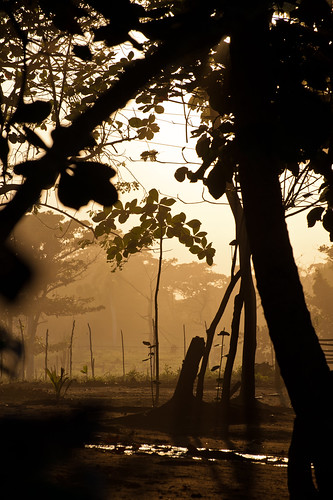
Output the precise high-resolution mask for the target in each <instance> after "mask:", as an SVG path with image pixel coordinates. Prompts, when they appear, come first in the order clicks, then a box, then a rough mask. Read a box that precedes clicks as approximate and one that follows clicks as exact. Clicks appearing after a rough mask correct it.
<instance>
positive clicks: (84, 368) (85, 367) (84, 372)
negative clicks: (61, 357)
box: [80, 365, 88, 378]
mask: <svg viewBox="0 0 333 500" xmlns="http://www.w3.org/2000/svg"><path fill="white" fill-rule="evenodd" d="M80 372H81V373H83V375H85V376H86V378H88V365H83V366H82V370H80Z"/></svg>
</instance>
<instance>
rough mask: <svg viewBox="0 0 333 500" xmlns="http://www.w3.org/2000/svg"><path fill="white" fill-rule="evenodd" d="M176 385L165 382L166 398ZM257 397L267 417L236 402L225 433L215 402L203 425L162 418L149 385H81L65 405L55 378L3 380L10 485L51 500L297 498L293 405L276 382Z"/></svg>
mask: <svg viewBox="0 0 333 500" xmlns="http://www.w3.org/2000/svg"><path fill="white" fill-rule="evenodd" d="M172 393H173V391H172V389H171V388H170V389H168V388H161V404H163V403H164V402H165V401H167V400H169V399H170V397H171V395H172ZM257 395H258V402H259V411H258V418H259V420H260V425H259V424H258V421H257V422H256V425H254V426H253V427H252V428H251V429H249V428H247V426H246V425H245V424H244V418H243V416H242V413H241V412H240V411H239V409H237V408H236V410H235V411H234V414H233V423H232V425H231V426H230V435H229V438H228V440H225V439H222V438H221V436H220V430H219V429H220V428H219V421H218V418H217V416H216V417H214V404H213V403H211V405H208V406H209V424H208V423H207V425H206V423H205V425H204V426H203V427H202V429H201V430H200V432H199V431H197V430H196V431H193V429H191V427H188V428H187V427H186V425H185V427H183V429H182V430H180V429H179V428H178V429H176V428H174V427H172V426H170V425H166V420H168V418H169V417H168V418H167V419H164V418H163V414H161V413H158V412H157V415H155V416H154V418H152V415H154V413H153V414H152V413H151V410H152V408H151V398H150V392H149V388H147V387H122V386H117V385H112V386H111V385H110V386H108V385H103V384H97V383H96V384H94V385H88V384H76V385H74V384H73V385H72V386H71V388H70V389H69V391H68V393H67V395H66V397H65V398H64V399H61V400H60V401H59V402H58V403H57V402H56V400H55V396H54V392H53V390H52V387H51V386H50V385H47V384H44V383H33V384H32V383H25V382H21V383H11V384H0V419H1V420H0V422H1V435H2V453H1V457H2V458H1V461H2V463H1V469H0V470H1V471H2V478H1V480H2V484H5V485H7V487H8V488H9V489H11V488H14V489H16V491H17V493H19V492H20V493H23V492H24V493H27V492H28V491H29V490H30V489H31V490H32V491H33V492H34V497H35V498H41V497H42V496H43V497H44V496H45V497H47V498H48V500H50V499H52V498H57V499H58V498H59V497H60V498H62V499H66V498H71V500H73V499H76V498H78V499H79V498H80V500H84V499H87V500H88V499H90V500H92V499H93V500H99V499H101V500H102V499H103V500H104V499H111V498H112V499H117V500H118V499H132V498H142V499H164V500H166V499H178V498H204V499H216V498H219V499H222V500H231V499H237V500H241V499H253V500H264V499H265V500H267V499H268V498H269V499H270V500H275V499H276V500H283V499H287V498H288V491H287V468H286V464H285V463H283V461H282V459H283V458H284V457H286V456H287V453H288V446H289V441H290V436H291V429H292V421H293V412H292V410H291V409H290V408H287V407H281V406H279V398H278V397H277V396H276V395H274V389H272V388H267V387H263V388H258V389H257ZM214 396H215V394H214V391H207V392H206V394H205V400H206V401H207V402H209V401H213V399H214ZM214 418H215V420H214ZM207 422H208V420H207ZM150 445H154V447H153V448H151V447H150ZM108 447H109V448H108ZM175 447H176V448H175ZM178 447H181V448H178ZM221 450H232V451H233V452H231V451H229V452H226V451H221ZM234 452H237V453H234ZM251 455H255V457H253V456H251ZM266 456H270V457H277V461H276V463H275V464H273V463H272V460H273V459H272V458H271V459H270V460H267V458H266ZM18 478H19V479H20V480H19V481H18ZM21 490H22V491H21ZM17 498H18V496H17Z"/></svg>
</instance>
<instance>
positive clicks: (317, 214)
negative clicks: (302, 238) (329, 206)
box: [306, 207, 325, 227]
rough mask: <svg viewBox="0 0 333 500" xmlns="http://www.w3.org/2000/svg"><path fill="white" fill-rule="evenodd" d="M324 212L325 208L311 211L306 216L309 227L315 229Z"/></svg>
mask: <svg viewBox="0 0 333 500" xmlns="http://www.w3.org/2000/svg"><path fill="white" fill-rule="evenodd" d="M324 210H325V209H324V207H316V208H313V209H312V210H310V212H309V213H308V214H307V216H306V218H307V221H308V227H313V226H314V225H315V223H316V222H317V221H319V220H321V216H322V213H323V212H324Z"/></svg>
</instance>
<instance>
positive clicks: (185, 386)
mask: <svg viewBox="0 0 333 500" xmlns="http://www.w3.org/2000/svg"><path fill="white" fill-rule="evenodd" d="M204 349H205V341H204V339H203V338H202V337H194V338H193V339H192V341H191V343H190V345H189V348H188V350H187V353H186V356H185V359H184V361H183V366H182V369H181V372H180V374H179V379H178V382H177V385H176V389H175V392H174V395H173V399H175V400H177V401H178V402H181V403H182V405H183V404H185V405H186V404H187V403H188V402H189V401H190V400H191V399H192V398H193V385H194V381H195V378H196V376H197V373H198V367H199V363H200V360H201V358H202V356H203V353H204Z"/></svg>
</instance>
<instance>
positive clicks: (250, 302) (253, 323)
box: [226, 183, 257, 419]
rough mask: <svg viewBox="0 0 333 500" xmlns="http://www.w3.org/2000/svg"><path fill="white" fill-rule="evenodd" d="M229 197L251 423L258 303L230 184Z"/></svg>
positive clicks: (244, 379) (243, 229)
mask: <svg viewBox="0 0 333 500" xmlns="http://www.w3.org/2000/svg"><path fill="white" fill-rule="evenodd" d="M226 194H227V199H228V202H229V205H230V208H231V210H232V213H233V216H234V219H235V223H236V240H237V243H238V246H239V261H240V271H241V280H242V282H241V288H242V295H243V299H244V344H243V359H242V385H241V394H240V396H241V399H242V401H243V403H244V406H245V408H246V409H247V413H248V416H249V419H250V418H251V414H252V409H253V406H254V402H255V377H254V365H255V355H256V347H257V340H256V337H257V301H256V292H255V288H254V284H253V279H252V269H251V251H250V247H249V241H248V237H247V231H246V227H245V219H244V213H243V208H242V205H241V202H240V200H239V197H238V194H237V191H236V189H235V187H234V185H233V184H232V183H228V184H227V191H226Z"/></svg>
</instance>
